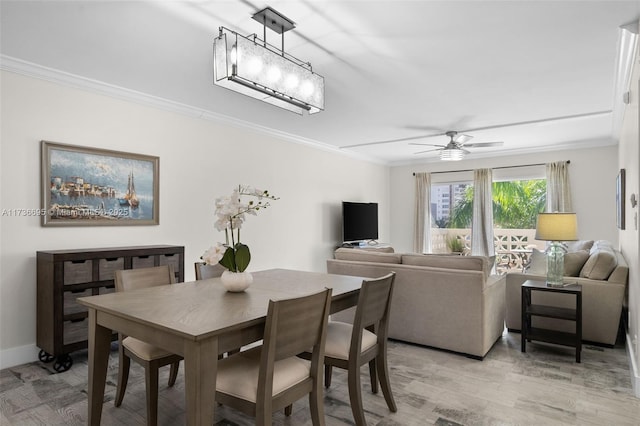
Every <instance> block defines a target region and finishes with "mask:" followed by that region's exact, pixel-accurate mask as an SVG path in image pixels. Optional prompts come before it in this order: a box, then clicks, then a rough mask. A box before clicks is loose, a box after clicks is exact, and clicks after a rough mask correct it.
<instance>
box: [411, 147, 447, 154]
mask: <svg viewBox="0 0 640 426" xmlns="http://www.w3.org/2000/svg"><path fill="white" fill-rule="evenodd" d="M442 149H443V148H436V149H428V150H426V151H418V152H414V153H413V154H414V155H416V154H426V153H427V152H434V151H442Z"/></svg>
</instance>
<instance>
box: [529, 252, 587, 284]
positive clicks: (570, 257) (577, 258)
mask: <svg viewBox="0 0 640 426" xmlns="http://www.w3.org/2000/svg"><path fill="white" fill-rule="evenodd" d="M587 259H589V252H588V251H586V250H580V251H576V252H571V253H565V255H564V276H565V277H577V276H579V275H580V271H581V270H582V267H583V265H584V264H585V262H586V261H587ZM526 272H527V273H529V274H536V275H546V274H547V255H546V253H545V252H543V251H540V250H538V249H535V248H534V249H533V251H532V252H531V262H530V263H529V266H528V267H527V271H526Z"/></svg>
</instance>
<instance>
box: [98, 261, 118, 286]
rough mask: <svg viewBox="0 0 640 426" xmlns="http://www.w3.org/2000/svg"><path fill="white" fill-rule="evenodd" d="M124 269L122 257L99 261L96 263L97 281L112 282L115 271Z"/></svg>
mask: <svg viewBox="0 0 640 426" xmlns="http://www.w3.org/2000/svg"><path fill="white" fill-rule="evenodd" d="M121 269H124V257H110V258H108V259H100V261H99V263H98V279H99V280H100V281H103V280H112V279H113V274H114V272H115V271H119V270H121Z"/></svg>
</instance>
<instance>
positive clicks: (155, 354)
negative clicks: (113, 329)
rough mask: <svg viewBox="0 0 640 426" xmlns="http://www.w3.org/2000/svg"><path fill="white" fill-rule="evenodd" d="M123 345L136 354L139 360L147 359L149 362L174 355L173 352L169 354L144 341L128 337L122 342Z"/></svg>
mask: <svg viewBox="0 0 640 426" xmlns="http://www.w3.org/2000/svg"><path fill="white" fill-rule="evenodd" d="M122 344H123V345H124V347H125V348H127V349H129V350H130V351H131V352H133V353H134V354H136V356H137V357H138V358H142V359H145V360H147V361H153V360H155V359H159V358H164V357H166V356H169V355H172V353H171V352H167V351H165V350H164V349H161V348H159V347H157V346H153V345H150V344H148V343H146V342H143V341H142V340H138V339H136V338H135V337H131V336H127V337H125V338H124V339H123V340H122Z"/></svg>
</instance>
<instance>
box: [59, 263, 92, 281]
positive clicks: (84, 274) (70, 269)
mask: <svg viewBox="0 0 640 426" xmlns="http://www.w3.org/2000/svg"><path fill="white" fill-rule="evenodd" d="M92 265H93V262H91V260H70V261H66V262H64V285H70V284H80V283H86V282H89V281H93V279H92V275H91V268H92Z"/></svg>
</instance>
